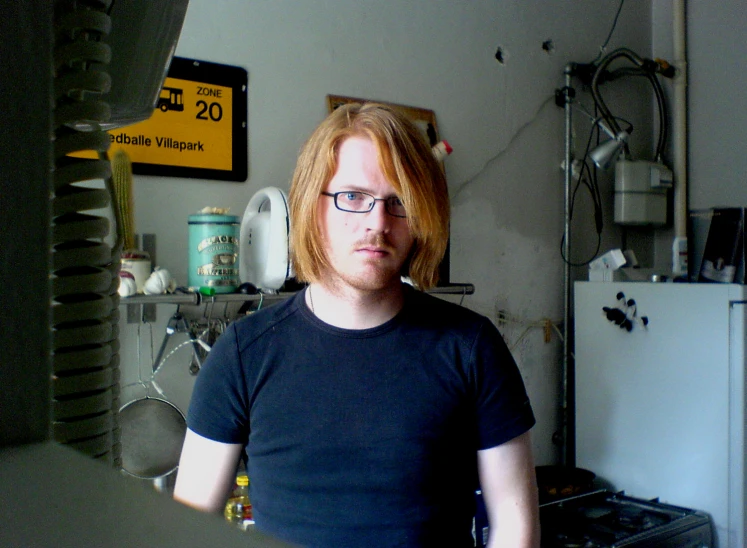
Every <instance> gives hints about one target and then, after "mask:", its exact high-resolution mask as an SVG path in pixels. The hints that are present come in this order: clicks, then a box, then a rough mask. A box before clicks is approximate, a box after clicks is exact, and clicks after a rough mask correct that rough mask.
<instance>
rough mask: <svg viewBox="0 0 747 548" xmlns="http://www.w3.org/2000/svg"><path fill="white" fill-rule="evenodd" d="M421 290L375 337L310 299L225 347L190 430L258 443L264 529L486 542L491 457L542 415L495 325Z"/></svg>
mask: <svg viewBox="0 0 747 548" xmlns="http://www.w3.org/2000/svg"><path fill="white" fill-rule="evenodd" d="M407 287H408V288H407V290H406V297H405V304H404V307H403V309H402V311H401V312H400V313H399V314H398V315H397V316H395V317H394V318H393V319H392V320H390V321H388V322H386V323H385V324H383V325H380V326H378V327H375V328H372V329H364V330H348V329H340V328H336V327H332V326H330V325H327V324H325V323H323V322H321V321H320V320H319V319H317V318H316V317H315V316H314V315H313V314H312V313H311V311H310V310H309V309H308V308H307V307H306V305H305V303H304V298H303V297H304V295H303V292H300V293H299V294H298V295H296V296H295V297H293V298H291V299H289V300H287V301H284V302H282V303H280V304H277V305H275V306H272V307H270V308H267V309H265V310H262V311H259V312H257V313H254V314H252V315H251V316H249V317H247V318H243V319H241V320H239V321H236V322H234V323H233V324H232V325H231V326H230V327H229V329H228V330H227V331H226V332H225V333H224V334H223V335H221V337H220V338H219V339H218V341H217V342H216V344H215V345H214V347H213V349H212V351H211V352H210V354H209V357H208V359H207V360H206V363H205V364H204V366H203V368H202V370H201V371H200V374H199V376H198V378H197V382H196V384H195V388H194V393H193V396H192V402H191V404H190V408H189V413H188V425H189V427H190V429H192V430H193V431H194V432H196V433H198V434H200V435H201V436H203V437H206V438H209V439H213V440H216V441H220V442H223V443H240V444H243V445H245V446H246V452H247V456H248V466H247V470H248V474H249V477H250V482H251V499H252V504H253V507H254V517H255V520H256V524H257V528H258V529H260V530H262V531H265V532H267V533H269V534H271V535H273V536H275V537H277V538H280V539H283V540H287V541H290V542H293V543H296V544H299V545H302V546H309V547H335V548H337V547H342V546H344V547H346V548H349V547H356V546H361V547H371V546H377V547H394V546H397V547H400V546H401V547H421V546H450V547H459V546H465V547H466V546H472V545H473V544H472V542H473V541H472V536H471V528H472V516H473V515H474V490H475V487H476V485H477V457H476V452H477V451H478V450H480V449H487V448H490V447H494V446H496V445H500V444H502V443H504V442H506V441H509V440H511V439H513V438H514V437H516V436H518V435H520V434H522V433H524V432H526V431H527V430H528V429H529V428H531V427H532V425H533V424H534V416H533V414H532V410H531V407H530V404H529V400H528V398H527V395H526V391H525V389H524V384H523V381H522V379H521V376H520V374H519V371H518V369H517V367H516V364H515V362H514V360H513V358H512V357H511V355H510V352H509V351H508V349H507V347H506V345H505V343H504V342H503V339H502V337H501V336H500V334H499V333H498V331H497V329H496V328H495V326H493V324H492V323H491V322H490V321H489V320H488V319H487V318H484V317H482V316H480V315H478V314H476V313H475V312H472V311H470V310H467V309H465V308H462V307H460V306H457V305H455V304H452V303H448V302H446V301H443V300H441V299H437V298H435V297H433V296H430V295H427V294H425V293H422V292H419V291H416V290H413V289H411V288H409V286H407Z"/></svg>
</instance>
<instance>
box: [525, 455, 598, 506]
mask: <svg viewBox="0 0 747 548" xmlns="http://www.w3.org/2000/svg"><path fill="white" fill-rule="evenodd" d="M535 472H536V474H537V489H538V491H539V498H540V504H544V503H545V502H552V501H555V500H558V499H562V498H566V497H571V496H575V495H580V494H582V493H587V492H589V491H591V490H593V485H594V479H595V478H596V474H594V472H591V471H590V470H585V469H584V468H574V467H571V466H556V465H546V466H537V467H535Z"/></svg>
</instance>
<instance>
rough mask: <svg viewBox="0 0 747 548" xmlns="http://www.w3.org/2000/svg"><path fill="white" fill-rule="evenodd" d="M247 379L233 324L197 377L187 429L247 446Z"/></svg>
mask: <svg viewBox="0 0 747 548" xmlns="http://www.w3.org/2000/svg"><path fill="white" fill-rule="evenodd" d="M245 384H246V378H245V376H244V373H243V366H242V360H241V355H240V352H239V347H238V337H237V333H236V326H235V324H232V325H231V326H229V327H228V329H227V330H226V331H225V332H224V333H223V334H222V335H221V336H220V337H219V338H218V340H217V341H216V342H215V344H214V345H213V347H212V349H211V350H210V353H209V354H208V357H207V359H206V360H205V363H204V364H203V366H202V368H201V369H200V372H199V373H198V374H197V379H196V381H195V386H194V390H193V392H192V399H191V401H190V404H189V411H188V413H187V426H189V428H190V430H192V431H194V432H196V433H197V434H199V435H201V436H203V437H205V438H208V439H211V440H214V441H219V442H222V443H241V444H246V442H247V439H248V436H249V412H248V409H249V406H248V402H247V401H246V397H247V390H246V389H245V388H246V386H245Z"/></svg>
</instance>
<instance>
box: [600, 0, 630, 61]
mask: <svg viewBox="0 0 747 548" xmlns="http://www.w3.org/2000/svg"><path fill="white" fill-rule="evenodd" d="M624 3H625V0H620V5H619V6H618V7H617V13H616V14H615V19H614V20H613V21H612V28H610V32H609V33H608V34H607V39H606V40H605V41H604V44H602V45H601V46H600V48H599V55H597V58H596V59H594V61H593V63H596V62H597V61H599V59H601V58H602V55H604V52H605V51H606V50H607V45H608V44H609V43H610V39H611V38H612V33H613V32H615V27H617V19H618V18H619V17H620V12H621V11H622V8H623V4H624Z"/></svg>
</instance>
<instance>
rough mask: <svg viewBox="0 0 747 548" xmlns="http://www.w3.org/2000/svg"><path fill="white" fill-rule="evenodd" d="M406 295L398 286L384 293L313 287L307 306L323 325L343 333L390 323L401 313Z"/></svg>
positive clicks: (310, 288)
mask: <svg viewBox="0 0 747 548" xmlns="http://www.w3.org/2000/svg"><path fill="white" fill-rule="evenodd" d="M403 304H404V291H403V288H402V284H401V283H399V282H397V283H396V284H392V285H391V286H389V287H386V288H384V289H381V290H373V291H360V290H353V289H351V288H348V289H347V290H342V289H338V288H334V287H330V286H328V285H322V284H318V283H315V284H311V285H310V286H309V287H308V288H307V290H306V305H307V306H308V307H309V308H310V309H311V311H312V312H313V313H314V315H315V316H316V317H317V318H319V319H320V320H322V321H323V322H324V323H327V324H329V325H333V326H335V327H341V328H343V329H369V328H372V327H377V326H379V325H381V324H383V323H386V322H387V321H389V320H391V319H392V318H393V317H394V316H396V315H397V313H398V312H399V311H400V310H401V309H402V305H403Z"/></svg>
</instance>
